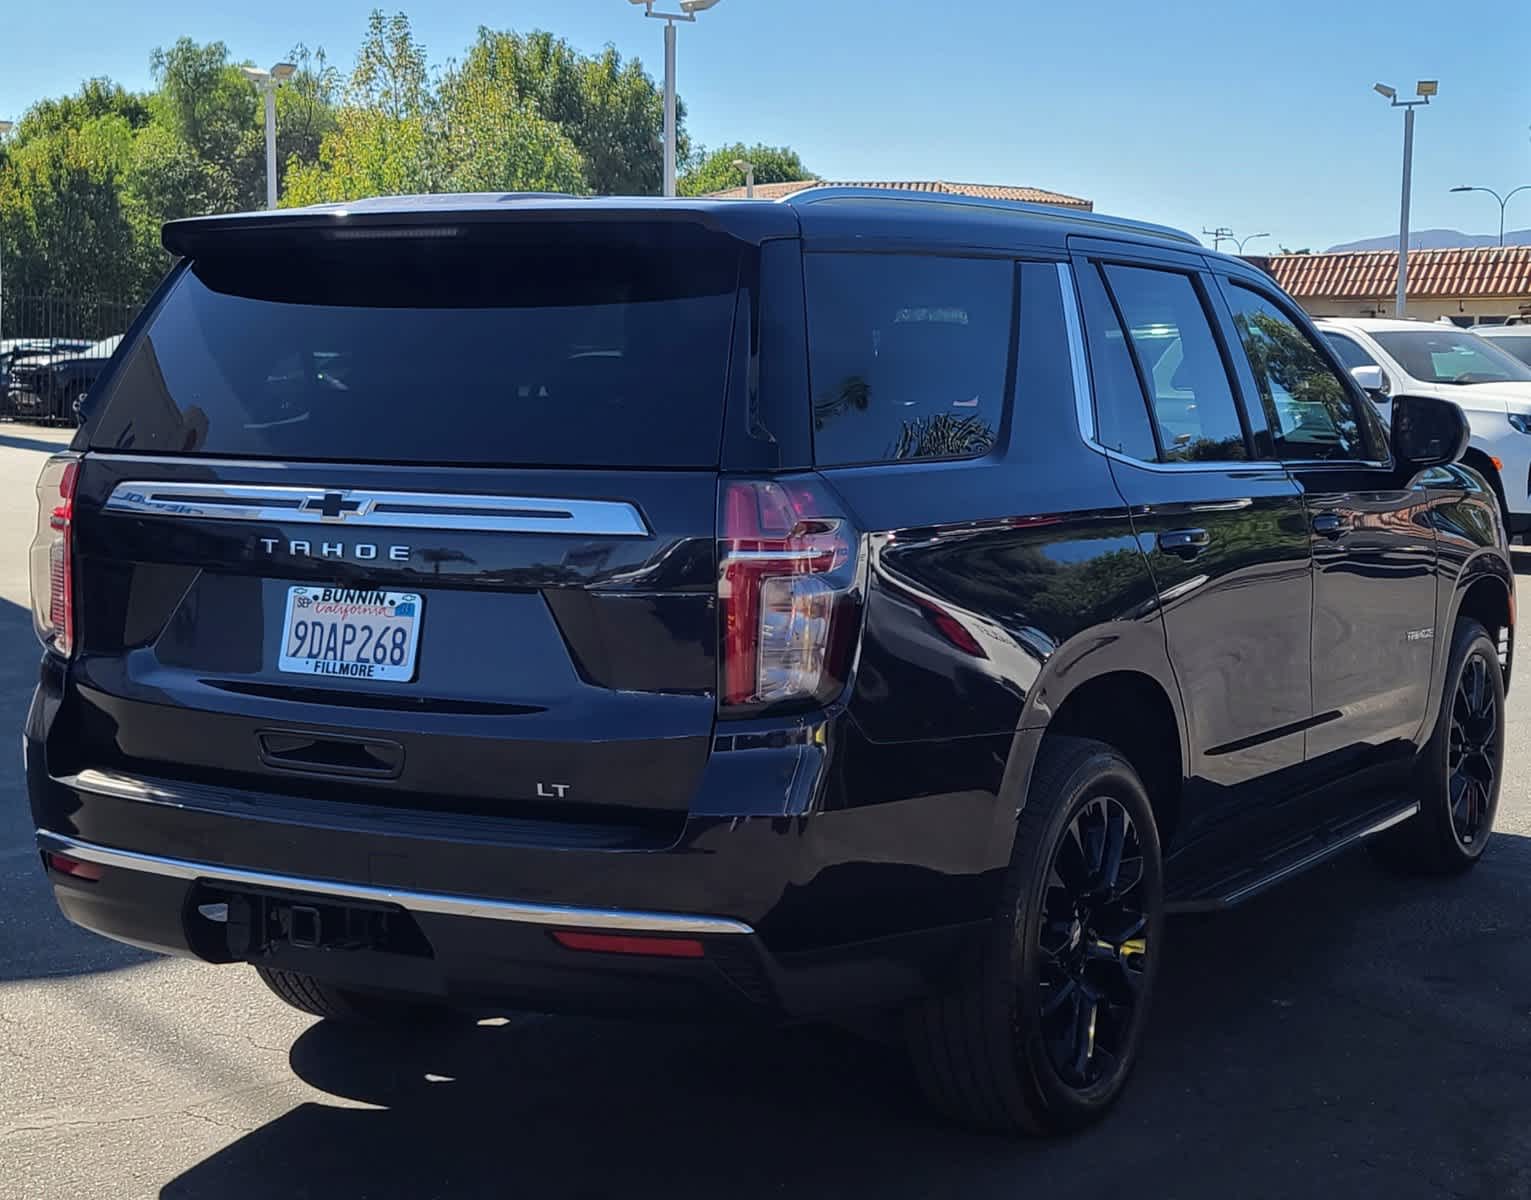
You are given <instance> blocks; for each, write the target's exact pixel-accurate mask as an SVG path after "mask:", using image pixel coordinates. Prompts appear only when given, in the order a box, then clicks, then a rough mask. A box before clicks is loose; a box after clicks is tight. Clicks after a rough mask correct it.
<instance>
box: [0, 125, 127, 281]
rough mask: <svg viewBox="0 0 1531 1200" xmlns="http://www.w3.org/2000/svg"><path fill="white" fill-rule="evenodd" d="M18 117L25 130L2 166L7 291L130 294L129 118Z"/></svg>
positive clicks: (0, 235)
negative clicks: (125, 201)
mask: <svg viewBox="0 0 1531 1200" xmlns="http://www.w3.org/2000/svg"><path fill="white" fill-rule="evenodd" d="M85 111H88V110H87V109H85V108H80V109H77V110H76V115H79V114H82V113H84V112H85ZM29 115H30V114H29ZM22 125H23V126H24V127H25V128H26V129H27V130H28V132H29V133H30V134H31V136H27V137H24V138H17V139H15V140H14V142H13V144H12V145H11V146H10V147H9V149H8V152H7V155H6V160H5V164H4V167H3V168H0V240H3V241H4V242H5V245H6V249H7V256H6V263H5V285H6V291H7V292H8V293H12V292H14V293H25V292H33V293H41V292H48V293H50V294H58V295H61V296H68V297H71V298H76V299H79V300H83V301H86V302H89V301H93V300H103V299H104V300H116V299H120V298H122V297H124V296H131V295H133V294H134V293H135V292H136V290H137V284H138V280H137V279H136V277H135V268H136V262H137V257H136V255H135V254H134V231H133V227H132V223H131V221H130V219H129V216H128V213H127V212H126V211H125V208H124V205H123V199H122V196H123V186H124V180H125V176H126V172H127V167H128V164H129V161H130V159H131V156H132V146H133V129H132V126H131V125H130V124H129V122H128V119H127V118H126V117H124V116H122V115H121V114H120V113H117V112H108V113H104V114H102V115H98V116H90V117H86V118H85V119H84V120H83V121H82V122H81V123H79V124H78V125H74V126H67V125H64V124H62V123H54V122H52V121H51V120H46V119H45V120H41V121H33V122H30V123H29V122H27V121H23V122H22Z"/></svg>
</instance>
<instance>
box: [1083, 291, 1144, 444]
mask: <svg viewBox="0 0 1531 1200" xmlns="http://www.w3.org/2000/svg"><path fill="white" fill-rule="evenodd" d="M1078 279H1079V300H1080V304H1081V306H1082V307H1083V309H1084V323H1085V331H1086V334H1087V336H1088V339H1089V347H1090V375H1091V379H1092V381H1093V383H1094V387H1095V423H1096V425H1097V427H1098V428H1097V433H1096V437H1097V438H1098V439H1099V441H1100V444H1101V445H1102V446H1105V447H1107V448H1109V449H1111V450H1116V451H1119V452H1120V453H1122V454H1125V455H1127V456H1128V457H1129V458H1136V459H1140V460H1142V461H1143V462H1153V461H1154V460H1155V459H1157V458H1158V457H1159V447H1158V446H1157V445H1156V444H1155V442H1154V431H1153V427H1152V426H1151V425H1150V424H1149V423H1148V405H1147V404H1146V403H1145V401H1144V398H1143V385H1142V384H1141V383H1140V382H1139V381H1138V371H1137V368H1136V367H1134V366H1133V365H1132V351H1131V350H1129V349H1128V348H1127V335H1126V334H1125V333H1123V332H1122V324H1121V322H1120V321H1118V320H1117V319H1116V309H1115V308H1113V307H1112V305H1111V297H1110V296H1108V295H1106V289H1105V287H1104V286H1103V285H1102V283H1101V280H1100V268H1099V267H1097V266H1095V265H1094V264H1093V263H1091V264H1089V265H1087V266H1085V267H1083V268H1082V269H1081V270H1080V271H1079V273H1078Z"/></svg>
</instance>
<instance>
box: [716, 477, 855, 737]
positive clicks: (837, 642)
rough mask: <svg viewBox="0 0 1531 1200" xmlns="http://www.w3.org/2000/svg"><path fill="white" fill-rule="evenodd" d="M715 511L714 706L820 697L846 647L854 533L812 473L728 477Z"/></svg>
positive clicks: (846, 655)
mask: <svg viewBox="0 0 1531 1200" xmlns="http://www.w3.org/2000/svg"><path fill="white" fill-rule="evenodd" d="M719 508H720V512H719V520H718V527H719V528H718V567H719V569H718V606H719V609H720V612H721V619H722V631H721V642H722V646H721V650H722V670H721V680H720V684H721V695H720V697H719V702H720V704H721V705H722V706H723V707H725V708H726V707H739V706H745V707H750V708H758V707H759V706H763V705H770V704H777V703H781V702H791V701H803V700H820V701H823V700H827V699H829V698H830V697H832V696H833V695H835V694H836V693H837V692H838V691H839V690H840V687H841V686H842V685H843V684H844V681H845V678H846V672H847V669H848V667H849V663H850V658H851V652H852V650H853V649H854V634H853V632H852V630H853V627H854V626H855V624H856V616H857V612H858V611H859V609H858V603H857V595H856V578H857V557H858V551H859V546H860V542H859V538H858V536H857V534H856V532H855V531H854V529H853V528H852V527H851V524H850V522H849V521H848V520H847V519H846V517H845V515H844V514H843V513H842V512H840V511H839V509H838V507H837V506H836V505H835V503H834V501H833V498H832V497H831V496H830V495H829V493H828V490H827V489H826V488H825V487H824V486H823V485H822V484H820V483H818V482H816V481H814V480H812V479H791V480H783V481H780V482H778V481H774V480H729V481H727V482H725V483H724V485H723V493H722V497H721V503H720V506H719Z"/></svg>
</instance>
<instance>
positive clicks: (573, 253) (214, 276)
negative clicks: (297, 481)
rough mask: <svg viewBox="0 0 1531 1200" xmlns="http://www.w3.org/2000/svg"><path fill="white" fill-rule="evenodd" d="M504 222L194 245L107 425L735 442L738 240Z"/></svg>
mask: <svg viewBox="0 0 1531 1200" xmlns="http://www.w3.org/2000/svg"><path fill="white" fill-rule="evenodd" d="M533 232H534V233H535V236H533ZM486 236H492V237H493V239H494V240H492V241H482V240H478V239H477V238H475V240H474V241H472V242H471V243H469V242H466V241H463V242H461V243H460V242H459V241H458V240H454V239H451V238H416V239H402V238H379V239H370V238H369V239H361V240H355V241H347V242H334V241H317V240H316V241H313V242H310V243H308V244H305V245H303V246H301V247H287V248H285V249H284V250H282V251H280V252H272V253H267V254H263V255H260V256H255V255H246V256H241V257H229V258H223V259H203V260H198V261H196V262H193V263H192V264H191V266H190V268H189V269H188V270H187V271H186V272H185V274H184V275H183V276H182V277H181V279H180V280H179V281H178V282H177V284H176V285H175V287H174V289H173V290H172V292H171V293H170V295H169V296H168V297H167V299H166V300H165V302H164V304H163V306H162V307H161V309H160V310H159V311H158V313H156V315H155V317H154V319H153V321H152V322H151V323H150V325H149V327H148V329H147V330H146V333H145V336H144V337H143V339H142V340H141V341H140V342H139V344H138V345H137V346H136V347H135V348H134V349H133V351H132V352H131V354H130V356H129V358H128V359H127V360H126V362H125V363H124V364H123V368H122V370H121V371H120V372H119V375H118V378H117V380H116V381H115V383H114V385H113V389H112V392H111V394H110V396H109V397H108V398H107V404H106V407H105V409H104V410H103V412H102V415H101V420H100V423H99V425H98V427H97V428H96V430H95V432H94V435H93V445H94V446H96V447H97V448H103V449H105V448H115V449H124V450H133V451H138V452H147V453H175V454H193V455H195V454H207V455H217V456H223V457H258V458H276V459H284V460H288V459H320V460H322V459H333V460H355V461H372V462H404V463H443V464H450V463H462V464H467V463H483V464H489V465H499V464H514V465H527V466H539V465H548V466H593V467H605V466H614V467H625V466H654V467H703V466H709V467H710V466H715V465H716V464H717V462H718V447H719V442H720V438H721V432H722V422H723V407H724V398H725V393H726V385H727V374H728V365H729V350H730V341H731V328H732V324H733V319H734V307H735V296H736V293H737V290H738V278H739V269H740V249H739V244H738V243H736V242H734V241H732V240H730V239H727V238H722V237H718V236H714V235H710V234H705V233H703V232H702V231H698V230H693V229H689V228H686V227H678V226H652V227H649V226H644V227H635V226H622V227H608V228H598V227H591V226H588V225H587V226H543V227H541V228H539V229H537V230H535V231H530V232H521V233H517V232H512V231H507V230H506V229H505V228H504V227H501V228H500V229H499V230H498V231H497V232H496V233H494V234H493V235H486Z"/></svg>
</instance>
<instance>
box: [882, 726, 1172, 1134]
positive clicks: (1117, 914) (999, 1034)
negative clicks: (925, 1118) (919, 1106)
mask: <svg viewBox="0 0 1531 1200" xmlns="http://www.w3.org/2000/svg"><path fill="white" fill-rule="evenodd" d="M1097 839H1098V841H1097ZM1134 848H1135V849H1136V850H1137V854H1136V855H1134V854H1133V850H1134ZM1113 851H1114V853H1113ZM1113 860H1114V865H1113ZM1134 866H1135V867H1136V871H1135V872H1134ZM1134 876H1135V877H1134ZM1113 881H1114V882H1113ZM1163 914H1164V877H1163V869H1162V865H1161V863H1160V858H1159V835H1158V831H1157V829H1156V828H1155V825H1154V818H1153V811H1152V809H1151V807H1150V805H1149V800H1148V793H1147V792H1146V791H1145V790H1144V788H1143V784H1142V781H1141V780H1140V779H1139V778H1138V776H1137V773H1136V772H1135V771H1134V770H1133V769H1132V766H1131V765H1130V764H1129V763H1128V762H1127V760H1126V759H1124V758H1123V757H1122V756H1121V754H1119V753H1118V752H1117V751H1116V750H1114V749H1113V748H1112V747H1110V746H1108V745H1106V744H1104V743H1103V742H1097V741H1091V740H1087V739H1083V738H1073V737H1049V738H1048V739H1046V741H1044V742H1043V746H1042V753H1041V755H1040V757H1039V758H1038V761H1037V764H1036V768H1035V770H1034V772H1033V775H1032V783H1031V787H1030V789H1029V792H1028V795H1027V799H1026V804H1025V807H1024V808H1022V810H1021V815H1020V820H1019V822H1018V823H1017V828H1016V839H1015V848H1014V851H1013V852H1012V855H1011V862H1010V868H1009V872H1008V874H1007V876H1006V880H1005V888H1004V899H1003V903H1002V907H1001V910H1000V911H999V913H998V914H997V916H996V920H995V921H994V928H993V933H992V935H991V938H990V941H989V943H988V945H987V946H986V949H985V951H984V954H983V956H982V959H981V961H979V962H977V963H974V964H972V966H971V968H970V969H969V971H968V972H967V973H966V975H965V976H964V977H963V978H962V979H961V981H960V982H959V983H958V985H957V986H956V987H955V988H954V989H953V990H952V991H950V992H948V993H946V994H944V995H939V996H936V997H933V998H931V999H928V1000H924V1001H921V1002H920V1003H918V1004H916V1005H914V1006H913V1007H911V1009H910V1010H909V1012H908V1014H907V1017H906V1021H905V1032H906V1036H907V1040H908V1043H909V1048H910V1052H911V1055H912V1057H913V1059H914V1064H915V1070H916V1073H917V1074H918V1076H919V1079H920V1083H921V1086H922V1087H923V1089H924V1091H925V1092H926V1094H927V1095H928V1096H929V1098H930V1100H931V1102H932V1103H933V1104H934V1105H935V1106H936V1107H937V1108H938V1109H939V1110H940V1111H942V1112H943V1113H945V1114H946V1115H947V1116H949V1117H951V1118H952V1119H954V1120H956V1121H958V1122H960V1123H961V1124H964V1125H968V1126H971V1127H974V1128H978V1129H982V1130H988V1131H995V1132H1003V1133H1025V1134H1031V1135H1038V1136H1040V1135H1049V1134H1056V1133H1064V1132H1067V1131H1070V1130H1074V1129H1078V1128H1081V1127H1083V1126H1085V1125H1087V1124H1089V1123H1090V1122H1092V1121H1095V1120H1097V1119H1099V1118H1100V1117H1101V1116H1102V1115H1104V1113H1105V1112H1106V1111H1107V1110H1108V1109H1109V1108H1110V1107H1111V1105H1112V1103H1113V1102H1114V1101H1115V1100H1116V1098H1117V1097H1118V1096H1119V1095H1120V1094H1121V1090H1122V1088H1123V1086H1124V1085H1125V1084H1126V1082H1127V1078H1128V1076H1129V1075H1130V1074H1131V1072H1132V1067H1133V1065H1134V1063H1135V1062H1136V1060H1137V1055H1138V1048H1139V1045H1140V1043H1141V1041H1142V1033H1143V1026H1144V1022H1145V1020H1146V1018H1147V1013H1148V1004H1149V999H1150V997H1151V994H1152V991H1153V981H1154V975H1155V973H1156V971H1157V967H1158V959H1159V956H1160V951H1159V947H1160V945H1161V944H1162V936H1163V924H1164V915H1163ZM1102 1018H1104V1019H1102ZM1081 1052H1082V1054H1083V1057H1081ZM1081 1064H1082V1067H1081Z"/></svg>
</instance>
